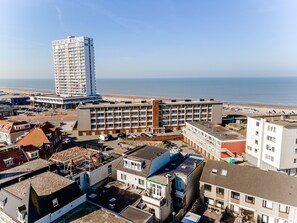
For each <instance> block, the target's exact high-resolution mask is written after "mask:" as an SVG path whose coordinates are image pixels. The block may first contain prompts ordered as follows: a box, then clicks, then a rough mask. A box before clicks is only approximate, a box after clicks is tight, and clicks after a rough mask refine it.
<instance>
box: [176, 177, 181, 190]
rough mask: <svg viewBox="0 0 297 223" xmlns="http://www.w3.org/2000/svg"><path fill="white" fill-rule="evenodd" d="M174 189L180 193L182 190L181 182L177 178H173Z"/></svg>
mask: <svg viewBox="0 0 297 223" xmlns="http://www.w3.org/2000/svg"><path fill="white" fill-rule="evenodd" d="M175 188H176V189H177V190H179V191H181V190H182V189H183V181H182V179H181V178H179V177H176V178H175Z"/></svg>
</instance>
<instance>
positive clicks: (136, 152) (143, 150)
mask: <svg viewBox="0 0 297 223" xmlns="http://www.w3.org/2000/svg"><path fill="white" fill-rule="evenodd" d="M165 152H167V150H166V149H163V148H160V147H155V146H147V145H145V146H140V147H137V148H135V149H132V150H129V151H128V152H127V153H126V155H127V156H129V157H134V158H136V159H142V160H153V159H155V158H157V157H158V156H160V155H162V154H163V153H165Z"/></svg>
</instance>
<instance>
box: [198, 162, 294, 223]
mask: <svg viewBox="0 0 297 223" xmlns="http://www.w3.org/2000/svg"><path fill="white" fill-rule="evenodd" d="M296 191H297V178H295V177H289V176H286V175H284V174H282V173H278V172H273V171H264V170H261V169H258V168H255V167H249V166H239V165H231V164H228V163H226V162H219V161H212V160H209V161H207V162H206V164H205V167H204V169H203V172H202V176H201V180H200V195H201V200H202V202H203V203H204V204H205V205H207V206H208V207H209V208H211V209H213V210H214V209H217V210H218V211H222V212H231V213H232V214H233V215H234V216H235V217H238V218H239V219H240V220H245V221H248V222H263V223H271V222H278V223H289V222H297V215H296V213H297V199H296V196H295V194H296Z"/></svg>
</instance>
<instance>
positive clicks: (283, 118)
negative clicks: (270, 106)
mask: <svg viewBox="0 0 297 223" xmlns="http://www.w3.org/2000/svg"><path fill="white" fill-rule="evenodd" d="M251 118H255V119H258V120H260V119H261V118H263V119H265V120H266V122H270V123H272V124H275V125H281V126H284V127H297V115H262V116H251Z"/></svg>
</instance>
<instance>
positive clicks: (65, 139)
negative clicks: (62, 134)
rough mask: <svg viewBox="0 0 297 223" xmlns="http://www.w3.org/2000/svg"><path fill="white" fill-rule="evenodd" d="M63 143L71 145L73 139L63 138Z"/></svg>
mask: <svg viewBox="0 0 297 223" xmlns="http://www.w3.org/2000/svg"><path fill="white" fill-rule="evenodd" d="M62 141H63V143H70V142H71V139H70V138H63V140H62Z"/></svg>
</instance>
